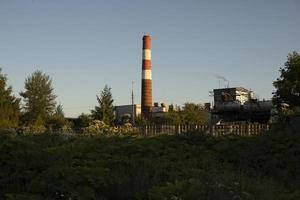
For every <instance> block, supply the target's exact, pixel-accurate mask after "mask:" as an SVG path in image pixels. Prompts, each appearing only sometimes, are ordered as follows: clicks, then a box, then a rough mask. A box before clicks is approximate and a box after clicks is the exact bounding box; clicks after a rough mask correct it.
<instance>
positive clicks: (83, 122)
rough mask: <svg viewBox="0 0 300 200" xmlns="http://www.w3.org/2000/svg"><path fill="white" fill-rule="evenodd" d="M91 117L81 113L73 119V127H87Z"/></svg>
mask: <svg viewBox="0 0 300 200" xmlns="http://www.w3.org/2000/svg"><path fill="white" fill-rule="evenodd" d="M92 121H93V120H92V118H91V116H90V115H87V114H84V113H82V114H81V115H79V117H78V118H77V119H76V120H75V124H74V126H75V128H84V127H88V126H89V125H90V123H91V122H92Z"/></svg>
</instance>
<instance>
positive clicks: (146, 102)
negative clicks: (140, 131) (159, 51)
mask: <svg viewBox="0 0 300 200" xmlns="http://www.w3.org/2000/svg"><path fill="white" fill-rule="evenodd" d="M151 68H152V67H151V37H150V36H149V35H144V37H143V61H142V93H141V100H142V101H141V102H142V115H143V116H144V117H150V114H151V109H152V71H151Z"/></svg>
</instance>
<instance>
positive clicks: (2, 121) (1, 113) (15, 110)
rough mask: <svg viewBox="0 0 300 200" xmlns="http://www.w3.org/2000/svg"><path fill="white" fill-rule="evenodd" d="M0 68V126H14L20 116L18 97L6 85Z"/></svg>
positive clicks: (5, 79) (16, 124)
mask: <svg viewBox="0 0 300 200" xmlns="http://www.w3.org/2000/svg"><path fill="white" fill-rule="evenodd" d="M1 72H2V70H1V68H0V127H1V128H15V127H17V126H18V122H19V116H20V99H18V98H16V97H15V96H13V95H12V88H11V87H9V86H7V78H6V76H5V75H3V74H2V73H1Z"/></svg>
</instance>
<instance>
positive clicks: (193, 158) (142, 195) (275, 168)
mask: <svg viewBox="0 0 300 200" xmlns="http://www.w3.org/2000/svg"><path fill="white" fill-rule="evenodd" d="M299 144H300V135H299V134H296V133H295V132H288V131H287V132H278V133H275V132H274V133H269V134H266V135H259V136H254V137H244V138H243V137H237V136H229V137H223V138H212V137H209V136H206V135H202V134H200V133H191V134H187V135H181V136H166V135H165V136H159V137H150V138H138V137H132V136H130V137H128V136H123V137H103V136H98V135H97V136H94V137H86V136H82V135H77V136H72V137H65V136H64V135H61V134H51V135H47V134H42V135H36V136H32V135H29V136H22V135H20V136H12V135H5V134H0V177H1V178H0V199H18V198H19V199H214V200H218V199H222V200H223V199H225V200H226V199H246V200H247V199H251V200H252V199H257V200H260V199H263V200H269V199H270V200H271V199H272V200H276V199H282V200H289V199H290V200H292V199H299V195H300V189H299V188H300V174H299V171H298V168H299V164H298V163H300V157H299V156H298V155H299V152H300V145H299Z"/></svg>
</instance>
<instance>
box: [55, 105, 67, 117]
mask: <svg viewBox="0 0 300 200" xmlns="http://www.w3.org/2000/svg"><path fill="white" fill-rule="evenodd" d="M54 115H57V116H60V117H63V118H64V117H65V113H64V111H63V106H62V105H61V104H59V105H58V106H56V108H55V113H54Z"/></svg>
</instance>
